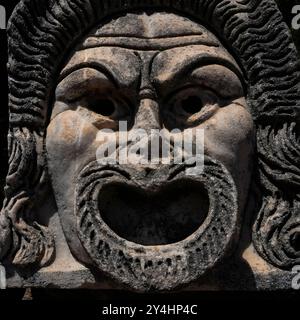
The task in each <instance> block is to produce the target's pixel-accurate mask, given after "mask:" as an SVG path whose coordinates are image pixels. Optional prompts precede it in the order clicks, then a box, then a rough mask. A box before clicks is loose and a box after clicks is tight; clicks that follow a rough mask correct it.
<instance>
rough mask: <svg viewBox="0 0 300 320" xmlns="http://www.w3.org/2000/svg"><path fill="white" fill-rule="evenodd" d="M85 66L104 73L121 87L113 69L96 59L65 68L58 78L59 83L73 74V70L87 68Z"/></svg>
mask: <svg viewBox="0 0 300 320" xmlns="http://www.w3.org/2000/svg"><path fill="white" fill-rule="evenodd" d="M85 68H89V69H94V70H96V71H99V72H101V73H103V74H104V75H105V76H106V77H107V78H108V79H109V81H111V82H112V84H113V85H114V86H115V87H116V88H117V89H119V88H120V83H119V81H118V76H117V75H116V74H115V73H114V72H113V71H112V70H111V69H109V68H108V67H107V66H106V65H105V64H104V63H101V62H98V61H97V62H96V61H89V62H80V63H78V64H76V65H73V66H72V67H67V68H65V69H64V70H63V72H62V73H61V75H60V76H59V78H58V85H59V84H60V83H61V82H62V81H63V80H64V79H65V78H67V77H68V76H69V75H71V74H72V73H73V72H75V71H79V70H81V69H85Z"/></svg>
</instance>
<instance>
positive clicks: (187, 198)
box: [98, 180, 209, 246]
mask: <svg viewBox="0 0 300 320" xmlns="http://www.w3.org/2000/svg"><path fill="white" fill-rule="evenodd" d="M98 200H99V212H100V215H101V218H102V220H103V221H104V222H105V223H106V224H107V226H108V227H109V228H110V229H111V230H112V231H113V232H115V233H116V234H117V235H118V236H119V237H121V238H123V239H126V240H128V241H131V242H134V243H137V244H140V245H144V246H157V245H168V244H173V243H177V242H180V241H182V240H184V239H186V238H187V237H189V236H190V235H192V234H193V233H195V232H196V231H197V230H198V229H199V227H200V226H201V225H202V224H203V223H204V221H205V219H206V217H207V215H208V212H209V197H208V193H207V191H206V189H205V188H204V187H203V185H202V184H200V183H199V182H195V181H190V180H180V181H179V180H178V181H175V182H171V183H168V184H166V185H164V186H162V187H160V188H158V190H157V191H155V192H153V191H150V190H148V189H142V188H138V187H135V186H130V185H128V184H125V183H110V184H107V185H105V186H103V188H102V190H101V192H100V194H99V199H98Z"/></svg>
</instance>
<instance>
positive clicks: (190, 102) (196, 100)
mask: <svg viewBox="0 0 300 320" xmlns="http://www.w3.org/2000/svg"><path fill="white" fill-rule="evenodd" d="M203 106H204V105H203V102H202V99H201V98H200V97H197V96H190V97H187V98H186V99H184V100H182V101H181V107H182V110H183V111H185V112H186V113H188V114H191V115H192V114H195V113H198V112H199V111H201V109H202V108H203Z"/></svg>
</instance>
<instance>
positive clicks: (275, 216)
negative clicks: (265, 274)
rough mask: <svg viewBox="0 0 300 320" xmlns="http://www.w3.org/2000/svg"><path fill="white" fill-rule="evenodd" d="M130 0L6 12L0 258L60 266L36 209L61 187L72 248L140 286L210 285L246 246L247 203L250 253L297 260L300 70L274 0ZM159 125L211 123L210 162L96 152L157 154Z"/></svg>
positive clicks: (167, 128) (181, 130) (187, 127)
mask: <svg viewBox="0 0 300 320" xmlns="http://www.w3.org/2000/svg"><path fill="white" fill-rule="evenodd" d="M122 3H123V1H94V0H82V1H76V3H75V2H73V1H68V0H67V1H63V2H61V1H56V0H53V1H46V0H40V1H39V2H38V1H37V3H36V2H35V0H28V1H27V0H26V1H25V0H24V1H21V4H20V5H19V6H18V8H17V9H16V12H15V13H14V15H13V17H12V19H11V21H10V24H9V26H8V32H9V36H10V42H9V48H10V49H9V50H10V60H9V64H8V66H9V72H10V79H9V81H10V91H11V92H10V132H9V141H10V146H9V149H10V155H11V158H10V168H9V173H8V176H7V187H6V200H5V202H4V207H3V210H2V212H1V215H0V228H1V230H2V233H1V232H0V258H1V259H2V260H3V259H6V260H7V261H8V263H13V264H14V265H16V266H18V267H20V266H21V267H23V268H24V267H26V268H27V267H32V265H34V266H35V267H36V266H37V267H38V268H39V267H43V266H45V265H49V264H51V263H52V262H53V260H54V259H55V250H54V248H55V243H54V240H53V236H52V235H51V232H52V230H51V227H50V226H48V225H47V223H43V222H42V221H43V219H40V218H39V216H38V215H37V214H36V211H37V208H38V207H39V206H40V204H39V203H40V202H39V201H38V200H41V199H42V197H41V194H42V193H44V188H43V187H44V186H49V185H51V187H52V190H53V194H54V198H55V202H56V205H57V211H58V215H59V220H60V222H59V225H61V226H62V228H63V234H64V237H65V240H66V242H67V244H68V247H69V249H70V251H71V253H72V256H73V257H74V258H75V259H76V260H77V261H78V262H80V265H84V266H85V267H86V268H88V269H90V270H92V272H95V273H96V274H97V275H98V274H100V275H101V274H105V275H108V276H109V277H111V278H113V279H114V280H116V281H117V282H118V283H121V284H125V285H127V286H129V287H131V288H132V289H136V290H141V291H147V290H152V289H154V290H170V289H174V288H178V287H179V286H181V285H185V284H189V283H191V282H193V281H195V280H197V279H201V280H203V279H205V276H206V275H207V274H209V273H210V272H212V270H214V268H215V267H218V266H220V265H221V263H222V262H223V263H226V258H227V257H229V258H230V255H232V254H234V253H235V252H236V247H237V246H238V244H239V239H240V235H241V232H240V230H241V228H242V227H243V225H244V222H245V219H244V218H245V214H246V213H247V214H248V218H249V217H250V218H249V219H248V220H247V224H248V225H247V228H246V229H245V230H246V232H247V233H249V234H247V235H246V237H247V239H248V240H247V241H248V242H249V243H248V245H249V246H251V245H252V243H253V244H254V246H255V249H256V251H255V250H254V249H253V251H254V253H253V255H254V256H255V257H259V256H260V257H261V258H262V259H261V258H259V259H261V260H263V261H264V263H267V262H268V263H269V264H270V265H271V266H272V268H274V270H276V272H277V271H278V270H279V269H290V268H291V267H292V266H294V265H295V264H297V263H300V262H299V261H300V260H299V259H300V250H299V235H300V229H299V228H300V227H299V225H300V224H299V214H298V212H299V190H300V189H299V186H300V185H299V176H300V171H299V159H300V157H299V154H300V152H299V143H298V140H299V128H297V125H298V121H299V108H297V107H296V106H297V105H299V102H300V93H299V78H300V76H299V70H298V67H297V65H298V56H297V53H296V49H295V46H294V44H293V43H292V40H291V37H290V35H289V33H288V31H287V30H288V29H287V26H286V24H285V23H284V22H283V21H282V16H281V15H280V13H279V11H278V9H277V7H276V5H275V4H274V2H273V1H270V0H259V1H258V0H253V1H250V2H249V1H248V2H245V3H242V2H241V1H235V0H231V1H223V0H219V1H205V0H203V1H200V0H199V1H196V0H195V1H174V2H172V1H171V2H170V1H167V0H166V1H164V0H163V1H150V0H149V1H147V0H145V1H141V2H139V3H137V2H136V1H131V0H128V1H126V8H125V9H124V4H123V5H122ZM29 9H30V10H29ZM158 9H159V10H158ZM24 12H25V13H26V14H25V13H24ZM174 12H177V13H176V14H175V13H174ZM24 15H25V16H28V21H31V24H28V23H27V20H26V19H25V18H24ZM37 17H38V19H37ZM262 26H267V27H262ZM23 30H25V31H26V32H25V31H24V32H23ZM29 35H30V37H29ZM19 38H21V39H24V44H22V46H21V47H20V45H19V43H20V41H19ZM29 53H31V55H29ZM20 90H22V94H23V95H24V98H22V99H20V97H19V92H21V91H20ZM121 123H126V125H127V126H126V130H124V129H123V128H122V126H121ZM141 129H143V130H144V132H146V133H147V134H148V136H147V138H146V139H141V140H140V141H139V144H138V148H136V145H135V143H136V141H135V140H134V139H133V138H132V137H133V136H135V132H137V131H138V130H141ZM103 130H106V131H105V139H102V138H103V136H102V135H101V134H102V133H103V132H104V131H103ZM155 130H162V131H163V132H164V134H165V135H172V134H173V132H174V130H175V131H176V134H175V136H176V135H178V136H180V135H184V134H185V133H187V132H192V134H191V141H192V146H193V147H194V146H195V144H196V142H197V133H196V132H197V130H198V132H199V131H201V132H203V133H204V140H203V149H204V167H203V170H202V171H198V173H197V174H192V175H191V174H189V173H190V172H191V170H193V169H195V166H196V164H195V163H194V162H190V161H188V159H185V158H184V157H183V161H182V163H174V161H173V162H172V161H171V162H170V163H164V162H163V161H158V162H154V161H152V162H151V160H153V159H152V154H151V152H149V153H148V156H147V157H148V159H147V160H149V161H150V162H148V163H138V164H133V163H132V162H128V163H122V162H118V161H117V162H116V163H107V162H104V161H102V160H103V159H104V158H105V157H106V156H108V155H109V152H110V151H111V150H110V149H109V148H108V149H105V148H107V146H110V144H111V143H112V144H115V146H116V150H115V151H116V153H117V154H120V153H122V152H123V151H124V148H125V149H126V148H127V150H128V149H130V148H136V149H135V150H136V151H137V154H139V153H140V151H141V150H150V149H151V146H152V142H153V139H154V136H153V132H154V131H155ZM124 136H126V137H127V138H128V139H126V140H125V142H124V141H123V140H122V139H121V137H123V138H124ZM172 137H173V138H174V136H172ZM168 147H169V149H170V152H171V158H172V160H174V158H175V153H176V152H175V151H176V150H178V148H177V149H176V148H175V142H174V140H173V139H170V140H169V142H168ZM177 147H178V146H177ZM103 150H105V152H104V153H103V152H102V151H103ZM99 151H101V152H102V153H101V152H99ZM99 154H102V155H104V156H103V157H101V156H100V157H99ZM159 158H161V159H162V158H163V151H161V150H159ZM161 159H160V160H161ZM47 177H48V178H49V181H48V180H47ZM287 190H289V194H287ZM254 198H255V199H254ZM249 199H251V201H252V202H251V201H250V200H249ZM253 199H254V200H253ZM253 202H254V204H253ZM250 220H251V221H250ZM251 228H252V229H253V236H252V239H250V238H251V235H250V233H251V232H250V231H249V229H251ZM1 230H0V231H1ZM55 232H56V231H55ZM56 247H57V246H56ZM239 254H240V253H239ZM72 259H73V258H72ZM6 260H5V261H6ZM266 261H267V262H266ZM86 270H87V269H86ZM280 272H281V270H280Z"/></svg>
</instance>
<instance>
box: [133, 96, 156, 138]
mask: <svg viewBox="0 0 300 320" xmlns="http://www.w3.org/2000/svg"><path fill="white" fill-rule="evenodd" d="M161 128H162V126H161V120H160V114H159V105H158V102H157V101H155V100H153V99H149V98H145V99H141V100H140V105H139V108H138V111H137V113H136V117H135V123H134V127H133V129H143V130H145V131H146V132H147V134H150V133H151V130H154V129H156V130H160V129H161Z"/></svg>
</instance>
